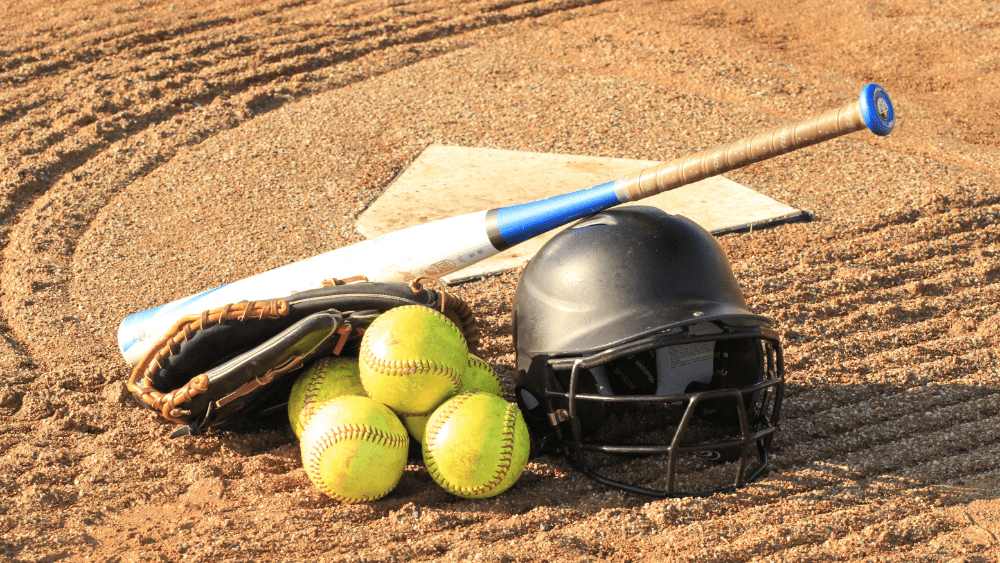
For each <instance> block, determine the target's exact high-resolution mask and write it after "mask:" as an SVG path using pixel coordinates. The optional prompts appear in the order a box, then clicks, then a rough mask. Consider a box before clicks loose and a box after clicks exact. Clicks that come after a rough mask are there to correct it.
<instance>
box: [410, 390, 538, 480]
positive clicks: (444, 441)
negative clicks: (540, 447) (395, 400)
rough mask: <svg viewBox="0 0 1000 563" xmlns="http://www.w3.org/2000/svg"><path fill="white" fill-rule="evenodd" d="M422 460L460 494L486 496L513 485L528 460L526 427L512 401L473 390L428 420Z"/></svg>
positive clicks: (454, 400) (443, 406)
mask: <svg viewBox="0 0 1000 563" xmlns="http://www.w3.org/2000/svg"><path fill="white" fill-rule="evenodd" d="M421 449H422V451H423V456H424V465H426V466H427V472H428V473H430V475H431V478H432V479H434V482H435V483H437V484H438V485H440V486H441V487H443V488H444V489H445V490H446V491H448V492H450V493H452V494H454V495H456V496H460V497H463V498H489V497H492V496H496V495H498V494H500V493H502V492H504V491H506V490H507V489H509V488H510V487H511V485H513V484H514V483H515V482H516V481H517V480H518V478H520V477H521V473H523V472H524V466H525V465H526V464H527V463H528V449H529V444H528V429H527V427H526V426H525V423H524V417H523V416H521V411H520V409H518V408H517V405H515V404H512V403H508V402H507V401H506V400H504V399H502V398H500V397H497V396H496V395H493V394H491V393H484V392H482V391H479V390H472V391H467V392H465V393H462V394H460V395H458V396H456V397H453V398H451V399H449V400H448V401H447V402H445V403H444V404H443V405H441V406H440V407H438V409H437V410H436V411H434V414H432V415H431V418H430V420H429V421H428V422H427V430H426V433H425V435H424V443H423V446H422V448H421Z"/></svg>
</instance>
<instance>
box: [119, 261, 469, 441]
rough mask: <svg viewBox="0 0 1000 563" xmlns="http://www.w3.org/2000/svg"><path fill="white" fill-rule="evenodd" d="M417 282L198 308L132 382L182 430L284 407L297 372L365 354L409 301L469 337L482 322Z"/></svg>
mask: <svg viewBox="0 0 1000 563" xmlns="http://www.w3.org/2000/svg"><path fill="white" fill-rule="evenodd" d="M420 281H421V280H416V281H414V282H410V283H403V282H398V283H371V282H361V283H349V284H343V283H341V282H337V283H338V284H337V285H332V286H330V287H323V288H319V289H313V290H309V291H303V292H300V293H296V294H294V295H291V296H289V297H285V298H283V299H275V300H272V301H250V302H241V303H235V304H231V305H225V306H223V307H219V308H217V309H212V310H210V311H205V312H203V313H202V314H200V315H188V316H186V317H184V318H182V319H180V320H179V321H177V322H176V323H175V324H174V326H173V327H172V328H171V329H170V330H169V331H168V332H167V334H165V335H163V337H161V338H160V339H159V340H158V341H157V342H156V343H155V344H154V345H153V346H152V347H151V348H150V350H149V352H147V353H146V355H145V356H144V357H143V358H142V360H141V361H140V362H139V364H138V365H136V366H135V369H134V370H133V372H132V376H131V377H130V378H129V381H128V389H129V391H131V392H132V395H133V397H135V399H136V400H137V401H138V402H139V403H140V404H142V405H144V406H146V407H149V408H150V409H153V410H155V411H157V412H159V413H160V414H161V415H163V417H164V418H166V419H167V420H170V421H172V422H175V423H177V424H184V425H186V426H185V427H183V428H181V429H179V430H178V431H176V432H174V436H180V435H188V434H201V433H203V432H205V431H206V430H208V428H209V427H211V426H215V425H218V424H222V423H225V422H229V421H233V420H236V419H246V418H249V417H251V416H257V415H260V414H262V413H265V412H273V411H276V410H281V411H282V412H284V411H283V409H284V407H283V405H285V403H286V402H287V401H288V396H289V393H290V390H291V386H292V384H293V383H294V380H295V378H294V377H289V374H290V373H292V372H294V371H295V370H297V369H299V368H300V367H302V366H303V365H305V364H307V363H309V362H310V361H311V360H313V359H315V358H318V357H320V356H325V355H329V354H345V355H357V353H358V350H359V348H360V344H361V335H362V334H363V333H364V331H365V328H366V327H368V325H369V324H371V322H372V321H373V320H375V318H376V317H378V315H380V314H381V313H384V312H385V311H388V310H389V309H392V308H394V307H399V306H401V305H423V306H426V307H431V308H434V309H438V310H440V311H442V312H443V313H444V314H445V315H447V316H448V318H450V319H451V320H452V321H453V322H454V323H455V324H456V325H457V326H458V327H459V329H460V330H461V331H462V334H464V335H465V338H466V341H467V342H468V344H469V351H470V352H473V353H474V352H475V351H476V349H477V346H478V343H479V328H478V326H477V324H476V319H475V315H473V313H472V310H471V308H470V307H469V305H468V304H467V303H466V302H464V301H462V300H461V299H459V298H457V297H455V296H453V295H450V294H448V293H447V292H445V291H444V290H443V289H441V290H434V289H428V288H425V287H423V286H422V285H421V283H420Z"/></svg>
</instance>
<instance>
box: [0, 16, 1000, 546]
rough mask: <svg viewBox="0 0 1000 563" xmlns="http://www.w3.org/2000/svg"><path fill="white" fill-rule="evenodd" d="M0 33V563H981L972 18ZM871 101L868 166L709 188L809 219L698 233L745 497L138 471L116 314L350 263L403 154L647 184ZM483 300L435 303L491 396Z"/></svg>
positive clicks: (189, 463)
mask: <svg viewBox="0 0 1000 563" xmlns="http://www.w3.org/2000/svg"><path fill="white" fill-rule="evenodd" d="M0 18H2V20H3V21H5V22H7V23H6V24H5V25H4V26H3V28H2V29H0V252H2V259H0V335H2V337H3V338H0V373H2V383H3V385H0V454H2V458H0V562H7V561H11V562H15V561H16V562H29V561H30V562H43V561H45V562H52V561H84V560H89V561H122V562H125V561H213V562H214V561H409V560H413V561H431V560H449V561H450V560H456V561H463V560H470V561H487V562H490V561H492V562H500V561H504V562H513V561H595V560H609V561H660V560H664V561H689V560H690V561H873V562H874V561H966V562H988V561H998V560H1000V539H998V537H1000V500H998V496H1000V479H998V477H1000V468H998V466H997V460H998V459H1000V368H998V363H1000V348H998V343H1000V336H998V334H1000V310H998V302H1000V255H998V253H1000V182H998V176H1000V150H998V149H1000V126H998V123H1000V72H998V71H1000V51H998V50H997V48H996V46H997V45H1000V8H998V7H996V5H995V4H994V3H993V2H991V1H989V0H983V1H975V0H968V1H960V0H956V1H938V0H932V1H928V2H919V3H918V2H912V1H904V0H884V1H875V0H870V1H861V0H828V1H823V2H821V1H816V0H807V1H805V2H794V3H793V2H779V3H774V2H769V1H765V0H745V1H742V2H724V1H720V0H676V1H670V2H663V1H651V0H645V1H644V0H612V1H607V2H600V1H596V0H595V1H587V0H538V1H533V2H532V1H523V0H483V1H473V2H467V3H456V2H445V1H434V0H431V1H427V2H416V1H413V2H411V1H407V0H394V1H391V2H381V1H377V2H376V1H368V0H358V1H350V0H331V1H322V0H281V1H277V0H259V1H253V2H250V1H246V0H220V1H218V2H195V1H190V0H178V1H171V0H162V1H160V0H129V1H118V0H110V1H100V2H99V1H94V0H66V1H64V2H58V3H56V2H41V1H37V0H21V1H13V0H10V1H7V2H3V3H2V4H0ZM871 81H875V82H878V83H880V84H881V85H882V86H884V87H885V88H886V90H887V91H888V92H889V94H890V95H891V96H892V98H893V101H894V102H895V104H896V111H897V116H898V124H897V127H896V131H895V133H894V134H893V135H892V136H891V137H888V138H876V137H874V136H872V135H870V134H866V133H858V134H854V135H851V136H847V137H843V138H840V139H837V140H835V141H831V142H828V143H825V144H823V145H818V146H816V147H812V148H809V149H805V150H801V151H798V152H795V153H792V154H789V155H786V156H783V157H780V158H777V159H774V160H770V161H767V162H764V163H760V164H757V165H754V166H751V167H749V168H746V169H744V170H742V171H738V172H735V173H731V174H729V176H730V177H731V178H732V179H734V180H736V181H738V182H740V183H741V184H744V185H746V186H749V187H751V188H753V189H755V190H758V191H760V192H762V193H764V194H766V195H769V196H771V197H774V198H775V199H778V200H780V201H783V202H786V203H788V204H790V205H793V206H796V207H798V208H801V209H804V210H806V211H808V212H809V213H810V214H811V216H812V218H813V221H811V222H808V223H797V224H789V225H782V226H779V227H776V228H772V229H767V230H757V231H753V232H750V233H743V234H732V235H726V236H724V237H722V238H721V242H722V244H723V247H724V248H725V250H726V252H727V253H728V254H729V256H730V259H731V260H732V262H733V265H734V269H735V271H736V274H737V277H738V278H739V281H740V284H741V286H742V287H743V290H744V292H745V293H746V295H747V298H748V301H749V302H750V304H751V307H752V309H753V310H754V311H755V312H757V313H760V314H764V315H768V316H771V317H772V318H774V319H775V320H776V322H777V327H778V328H779V330H780V331H781V334H782V337H783V340H784V346H785V354H786V360H787V362H788V395H787V397H786V401H785V406H784V410H783V420H782V424H781V431H780V434H779V435H778V438H777V441H776V446H777V451H776V455H775V458H774V461H773V464H772V467H771V471H770V473H769V475H768V476H767V477H766V478H764V479H763V480H761V481H760V482H759V483H758V484H756V485H754V486H751V487H748V488H746V489H743V490H740V491H738V492H736V493H732V494H722V495H716V496H713V497H709V498H704V499H673V500H654V499H650V498H645V497H639V496H633V495H630V494H625V493H622V492H619V491H616V490H612V489H608V488H605V487H603V486H600V485H598V484H597V483H594V482H592V481H589V480H588V479H586V478H584V477H583V476H581V475H579V474H577V473H575V472H573V471H572V470H571V469H570V468H569V466H568V465H567V464H566V463H565V462H564V461H562V460H560V459H557V458H551V457H539V458H536V459H533V460H531V463H529V466H528V468H527V470H526V472H525V474H524V476H523V477H522V478H521V480H520V481H519V482H518V483H517V484H516V485H515V486H514V487H513V488H512V489H511V490H509V491H508V492H506V493H504V494H502V495H500V496H499V497H496V498H494V499H490V500H480V501H468V500H462V499H458V498H456V497H453V496H451V495H449V494H448V493H446V492H444V491H443V490H442V489H440V488H438V487H437V486H436V485H434V483H433V482H432V481H431V479H430V477H429V476H428V475H427V472H426V470H424V468H423V467H422V466H420V465H419V464H413V465H411V466H410V467H408V469H407V471H406V474H405V475H404V477H403V480H402V481H401V484H400V486H399V488H398V489H397V490H396V491H394V492H393V493H392V494H391V495H390V496H388V497H386V498H385V499H383V500H380V501H377V502H372V503H368V504H361V505H341V504H339V503H337V502H335V501H333V500H331V499H328V498H326V497H324V496H323V495H322V494H321V493H319V492H318V491H316V490H315V489H314V488H313V487H312V485H311V484H310V483H309V481H308V479H307V478H306V476H305V473H304V471H303V469H302V466H301V461H300V459H299V452H298V447H297V442H296V440H295V437H294V434H293V433H292V431H291V428H290V427H288V426H287V425H260V426H257V427H247V428H238V429H229V430H223V431H217V432H213V433H211V434H210V435H207V436H201V437H187V438H180V439H173V440H171V439H169V438H168V436H169V435H170V433H171V432H172V431H173V429H174V428H173V426H172V425H170V424H167V423H164V422H162V421H161V420H159V419H157V418H156V417H155V416H154V415H153V414H152V413H151V412H149V411H146V410H142V409H140V408H139V407H138V406H136V405H135V404H134V402H133V401H132V399H131V397H130V396H129V395H128V393H127V392H126V391H125V389H124V381H125V380H126V379H127V378H128V375H129V368H128V366H127V365H125V363H124V361H123V360H122V359H121V356H120V354H119V352H118V348H117V345H116V331H117V327H118V323H119V322H120V321H121V320H122V318H124V317H125V316H127V315H128V314H131V313H134V312H137V311H140V310H144V309H146V308H149V307H151V306H154V305H157V304H160V303H164V302H167V301H170V300H173V299H175V298H178V297H182V296H184V295H188V294H191V293H193V292H196V291H200V290H203V289H207V288H209V287H213V286H216V285H219V284H221V283H225V282H228V281H232V280H236V279H239V278H242V277H245V276H248V275H251V274H254V273H257V272H260V271H263V270H266V269H269V268H273V267H276V266H279V265H282V264H286V263H288V262H291V261H294V260H298V259H302V258H305V257H308V256H311V255H314V254H317V253H319V252H322V251H325V250H331V249H334V248H337V247H339V246H343V245H345V244H349V243H351V242H355V241H357V240H360V238H361V237H360V236H359V235H358V234H357V233H356V232H354V230H353V222H354V219H355V217H357V215H358V214H359V213H360V212H361V211H363V210H364V209H365V208H366V206H367V205H369V204H370V203H371V202H372V201H373V200H374V199H375V198H377V197H378V195H379V194H380V192H381V190H383V189H384V188H385V187H386V186H387V185H388V183H389V182H390V181H391V180H392V178H393V177H394V176H395V175H396V174H397V173H399V171H400V170H402V169H403V168H404V167H405V166H406V165H407V163H409V162H410V161H412V160H413V159H414V158H415V157H416V155H417V154H419V152H420V150H421V149H422V148H423V147H425V146H427V145H428V144H430V143H443V144H452V145H462V146H473V147H487V148H500V149H511V150H528V151H537V152H559V153H571V154H591V155H597V156H608V157H618V158H636V159H648V160H667V159H670V158H673V157H677V156H681V155H684V154H688V153H692V152H696V151H699V150H702V149H704V148H707V147H709V146H712V145H715V144H717V143H719V142H722V141H726V140H731V139H737V138H739V137H742V136H744V135H747V134H750V133H754V132H758V131H761V130H764V129H765V128H767V127H771V126H774V125H776V124H779V123H782V122H785V121H789V120H794V119H798V118H801V117H804V116H807V115H810V114H811V113H813V112H815V111H818V110H823V109H828V108H832V107H837V106H838V105H841V104H844V103H847V102H849V101H851V100H852V99H855V98H856V96H857V94H858V92H859V91H860V89H861V87H862V86H863V85H864V84H865V83H867V82H871ZM581 187H584V186H581ZM442 205H447V202H442ZM517 279H518V272H516V271H515V272H510V273H506V274H503V275H500V276H496V277H491V278H488V279H484V280H480V281H476V282H473V283H469V284H464V285H460V286H457V287H456V288H454V291H455V292H456V293H457V294H458V295H460V296H462V297H463V298H465V299H467V300H468V301H470V302H471V303H472V305H473V307H474V309H475V311H476V313H477V314H478V316H479V318H480V322H481V323H482V325H483V327H484V331H485V334H484V339H483V347H482V356H483V357H484V359H486V360H487V361H488V362H489V363H490V364H491V365H493V366H494V368H496V369H497V371H498V372H499V373H500V374H501V375H502V376H503V377H504V378H505V379H506V381H507V383H508V384H509V382H510V379H511V376H512V374H513V366H514V354H513V349H512V345H511V336H510V330H511V321H510V308H511V299H512V297H513V291H514V287H515V285H516V283H517ZM269 297H271V296H269ZM274 297H277V296H274Z"/></svg>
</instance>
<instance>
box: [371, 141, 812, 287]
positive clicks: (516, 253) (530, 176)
mask: <svg viewBox="0 0 1000 563" xmlns="http://www.w3.org/2000/svg"><path fill="white" fill-rule="evenodd" d="M657 164H660V163H659V162H656V161H649V160H628V159H623V158H597V157H592V156H574V155H565V154H548V153H533V152H518V151H506V150H496V149H475V148H467V147H455V146H444V145H430V146H428V147H427V148H426V149H424V151H423V152H421V153H420V156H418V157H417V158H416V160H414V161H413V163H411V164H410V165H409V166H408V167H407V168H406V169H405V170H404V171H403V172H402V173H401V174H400V175H399V176H397V177H396V179H395V180H393V182H392V184H390V185H389V188H388V189H386V191H385V192H384V193H383V194H382V195H381V196H380V197H379V198H378V199H377V200H376V201H375V202H374V203H372V205H371V206H369V208H368V209H367V210H365V211H364V213H362V214H361V216H360V217H359V218H358V222H357V224H356V228H357V229H358V231H359V232H360V233H361V234H363V235H364V236H366V237H368V238H374V237H377V236H379V235H383V234H385V233H388V232H392V231H397V230H399V229H403V228H406V227H412V226H414V225H419V224H422V223H427V222H430V221H436V220H438V219H446V218H448V217H454V216H456V215H463V214H465V213H472V212H473V211H482V210H485V209H496V208H499V207H505V206H508V205H515V204H518V203H526V202H529V201H535V200H539V199H545V198H547V197H552V196H556V195H560V194H564V193H567V192H572V191H577V190H581V189H585V188H589V187H591V186H596V185H598V184H603V183H605V182H608V181H611V180H616V179H618V178H621V177H622V176H625V175H627V174H629V173H632V172H636V171H638V170H642V169H643V168H647V167H649V166H655V165H657ZM625 205H651V206H654V207H658V208H660V209H662V210H664V211H666V212H667V213H672V214H675V215H684V216H685V217H687V218H689V219H691V220H692V221H695V222H696V223H698V224H700V225H701V226H703V227H705V229H707V230H709V231H711V232H712V233H714V234H723V233H730V232H737V231H741V230H748V229H751V228H756V227H763V226H767V225H772V224H775V223H786V222H791V221H797V220H801V219H804V218H807V215H806V214H805V213H804V212H802V211H800V210H798V209H795V208H794V207H790V206H788V205H786V204H784V203H781V202H779V201H775V200H773V199H771V198H769V197H767V196H765V195H763V194H760V193H757V192H755V191H753V190H751V189H750V188H747V187H746V186H742V185H740V184H737V183H736V182H733V181H732V180H729V179H728V178H725V177H723V176H715V177H712V178H706V179H704V180H701V181H700V182H695V183H693V184H689V185H687V186H683V187H681V188H677V189H675V190H671V191H668V192H664V193H662V194H658V195H655V196H652V197H649V198H646V199H643V200H642V201H638V202H635V203H627V204H625ZM560 230H561V229H556V230H554V231H551V232H549V233H545V234H543V235H539V236H537V237H535V238H533V239H531V240H529V241H526V242H523V243H521V244H519V245H517V246H515V247H513V248H510V249H508V250H506V251H505V252H502V253H500V254H498V255H496V256H494V257H493V258H490V259H488V260H484V261H482V262H479V263H477V264H473V265H471V266H469V267H468V268H465V269H463V270H461V271H459V272H455V273H454V274H452V275H451V276H448V277H447V278H445V281H447V282H449V283H455V282H461V281H464V280H468V279H472V278H476V277H480V276H483V275H487V274H492V273H496V272H500V271H503V270H509V269H511V268H516V267H518V266H521V265H522V264H524V263H525V262H527V261H528V260H530V259H531V257H532V256H534V255H535V253H536V252H537V251H538V249H539V248H541V246H542V245H543V244H545V242H546V241H548V240H549V239H550V238H552V237H553V236H554V235H555V233H557V232H558V231H560Z"/></svg>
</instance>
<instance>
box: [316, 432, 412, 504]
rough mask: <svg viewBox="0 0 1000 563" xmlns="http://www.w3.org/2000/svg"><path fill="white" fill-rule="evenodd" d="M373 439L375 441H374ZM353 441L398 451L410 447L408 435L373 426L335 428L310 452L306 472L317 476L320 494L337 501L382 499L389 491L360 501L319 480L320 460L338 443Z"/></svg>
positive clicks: (362, 499) (319, 440) (324, 435)
mask: <svg viewBox="0 0 1000 563" xmlns="http://www.w3.org/2000/svg"><path fill="white" fill-rule="evenodd" d="M372 437H374V438H375V439H374V440H372V439H371V438H372ZM352 439H359V440H366V441H369V442H372V443H374V444H378V445H381V446H385V447H388V448H393V449H398V448H399V447H400V446H402V447H404V448H406V447H409V445H410V437H409V436H407V435H406V434H403V435H398V434H390V433H388V432H385V431H383V430H381V429H379V428H372V427H371V426H368V425H364V424H346V425H343V426H335V427H333V428H331V429H329V430H327V431H326V432H325V433H323V435H322V436H321V437H320V438H319V439H318V440H316V445H315V446H313V447H312V449H310V450H309V457H308V460H307V461H306V463H305V465H306V472H307V473H308V474H309V475H315V476H316V481H318V482H315V481H314V484H315V485H316V488H317V489H319V490H320V492H322V493H323V494H325V495H327V496H329V497H331V498H333V499H335V500H339V501H341V502H368V501H370V500H375V499H379V498H382V497H383V496H385V495H386V493H388V491H386V493H382V494H380V495H377V496H368V497H362V498H358V499H351V498H347V497H344V496H342V495H339V494H337V493H336V492H334V491H333V490H332V489H330V487H328V486H327V484H326V483H325V482H324V481H323V480H322V479H320V478H319V471H320V458H322V457H323V454H324V453H326V451H327V450H329V449H330V448H331V447H333V445H334V444H336V443H337V442H340V441H342V440H352Z"/></svg>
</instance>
